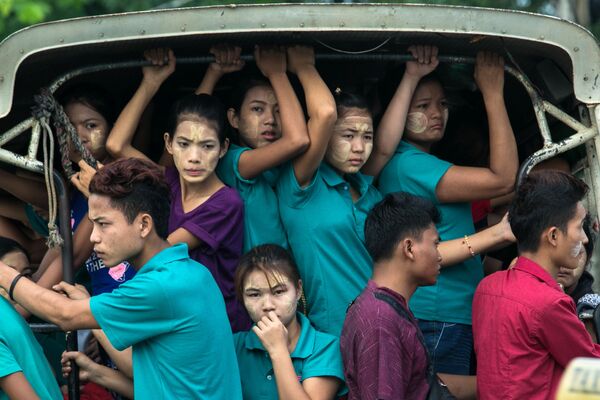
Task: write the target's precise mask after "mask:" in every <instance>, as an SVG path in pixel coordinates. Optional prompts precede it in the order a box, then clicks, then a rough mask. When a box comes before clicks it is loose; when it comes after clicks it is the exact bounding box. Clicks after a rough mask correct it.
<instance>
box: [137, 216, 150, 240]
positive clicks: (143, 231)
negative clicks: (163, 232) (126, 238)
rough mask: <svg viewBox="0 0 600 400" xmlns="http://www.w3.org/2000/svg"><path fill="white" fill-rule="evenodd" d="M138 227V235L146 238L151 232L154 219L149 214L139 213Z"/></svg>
mask: <svg viewBox="0 0 600 400" xmlns="http://www.w3.org/2000/svg"><path fill="white" fill-rule="evenodd" d="M138 223H139V229H140V237H141V238H144V239H145V238H147V237H148V235H150V233H151V232H152V228H153V226H154V221H153V220H152V217H151V216H150V214H146V213H144V214H140V215H139V222H138Z"/></svg>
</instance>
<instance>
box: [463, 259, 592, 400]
mask: <svg viewBox="0 0 600 400" xmlns="http://www.w3.org/2000/svg"><path fill="white" fill-rule="evenodd" d="M473 339H474V342H475V352H476V354H477V392H478V398H479V399H482V400H485V399H500V398H501V399H528V400H533V399H544V400H545V399H550V398H554V393H555V392H556V389H557V386H558V383H559V381H560V378H561V376H562V373H563V371H564V369H565V367H566V366H567V364H568V363H569V361H571V360H572V359H573V358H575V357H600V346H599V345H597V344H594V343H593V342H592V338H591V337H590V335H589V334H588V332H587V331H586V329H585V327H584V325H583V323H582V322H581V321H579V318H577V314H576V313H575V303H573V300H572V299H571V298H570V297H569V296H567V295H566V294H565V293H563V291H562V290H561V289H560V286H558V283H557V282H556V281H555V280H554V279H553V278H552V276H551V275H550V274H549V273H548V272H546V271H545V270H544V269H543V268H542V267H540V266H539V265H538V264H536V263H534V262H533V261H531V260H529V259H527V258H525V257H519V259H518V260H517V263H516V265H515V267H514V268H513V269H511V270H508V271H500V272H496V273H494V274H492V275H490V276H488V277H487V278H485V279H483V280H482V281H481V283H480V284H479V286H478V287H477V290H476V291H475V296H474V297H473Z"/></svg>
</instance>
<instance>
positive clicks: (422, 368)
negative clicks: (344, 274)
mask: <svg viewBox="0 0 600 400" xmlns="http://www.w3.org/2000/svg"><path fill="white" fill-rule="evenodd" d="M377 293H381V294H385V295H387V296H389V297H392V298H393V299H394V300H396V302H397V303H398V304H399V305H400V306H401V307H403V308H404V309H405V310H406V312H407V314H408V316H409V317H410V318H411V319H412V321H413V322H411V321H409V320H407V319H406V318H403V317H402V316H400V315H399V314H398V312H397V311H395V310H394V309H393V307H392V306H391V305H390V304H388V303H387V302H386V301H383V300H381V299H378V298H376V297H375V295H376V294H377ZM414 322H415V319H414V316H413V315H412V313H411V312H410V311H409V310H408V307H407V305H406V301H405V300H404V298H403V297H402V296H401V295H400V294H398V293H396V292H394V291H393V290H391V289H388V288H385V287H378V286H377V285H376V284H375V282H373V281H371V280H370V281H369V283H368V285H367V287H366V288H365V290H364V291H363V292H362V293H361V295H360V296H358V298H357V299H356V301H355V302H354V303H353V304H352V306H351V307H350V308H349V309H348V313H347V314H346V320H345V322H344V328H343V330H342V337H341V338H340V345H341V348H342V359H343V361H344V375H345V376H346V384H347V385H348V390H349V393H348V400H353V399H362V400H371V399H373V400H375V399H383V400H387V399H425V398H426V397H427V393H428V391H429V384H428V383H427V355H426V353H425V349H424V348H423V345H422V344H421V341H420V340H419V337H418V336H417V335H418V332H417V328H416V326H415V325H414Z"/></svg>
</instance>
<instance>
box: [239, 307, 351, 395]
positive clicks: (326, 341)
mask: <svg viewBox="0 0 600 400" xmlns="http://www.w3.org/2000/svg"><path fill="white" fill-rule="evenodd" d="M296 317H297V318H298V321H299V322H300V326H301V329H300V337H299V338H298V343H297V344H296V348H295V349H294V351H293V352H292V354H290V357H291V358H292V364H293V365H294V371H295V372H296V376H297V377H298V380H299V381H300V382H301V383H302V382H303V381H304V380H306V379H308V378H314V377H319V376H322V377H325V376H329V377H335V378H338V379H339V380H340V381H341V382H342V383H343V382H344V367H343V365H342V353H341V352H340V341H339V340H338V338H336V337H335V336H333V335H329V334H327V333H323V332H319V331H317V330H316V329H315V328H313V327H312V325H311V324H310V321H309V320H308V318H306V317H305V316H304V315H303V314H301V313H297V314H296ZM233 339H234V341H235V351H236V354H237V358H238V363H239V365H240V375H241V377H242V391H243V395H244V400H255V399H256V400H258V399H260V400H277V399H278V398H279V397H278V395H277V382H276V380H275V373H274V372H273V363H272V362H271V358H270V357H269V353H268V352H267V351H266V350H265V348H264V347H263V345H262V343H261V342H260V339H259V338H258V336H256V334H255V333H254V331H251V330H250V331H246V332H238V333H236V334H234V335H233ZM345 392H346V388H345V385H342V387H341V388H340V390H339V391H338V395H342V394H344V393H345Z"/></svg>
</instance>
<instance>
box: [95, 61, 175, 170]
mask: <svg viewBox="0 0 600 400" xmlns="http://www.w3.org/2000/svg"><path fill="white" fill-rule="evenodd" d="M144 57H145V58H146V60H148V61H151V62H152V64H153V65H152V66H148V67H144V68H142V71H143V74H144V78H143V79H142V83H141V84H140V86H139V87H138V89H137V91H136V92H135V94H134V95H133V97H132V98H131V100H129V103H127V105H126V106H125V108H124V109H123V111H121V114H120V115H119V118H117V121H116V122H115V125H114V126H113V128H112V130H111V131H110V134H109V135H108V138H107V140H106V149H107V150H108V152H109V153H110V155H111V156H113V157H114V158H126V157H136V158H143V159H148V157H147V156H146V155H145V154H144V153H142V152H141V151H139V150H137V149H135V148H134V147H133V146H132V144H131V143H132V141H133V136H134V134H135V130H136V128H137V126H138V123H139V122H140V118H141V117H142V114H143V113H144V110H145V109H146V106H148V103H150V100H152V98H153V97H154V95H155V94H156V92H157V91H158V89H159V88H160V86H161V85H162V83H163V82H164V81H165V80H166V79H167V78H168V77H169V76H170V75H171V74H172V73H173V71H175V55H174V54H173V52H172V51H171V50H167V49H155V50H149V51H146V52H145V53H144Z"/></svg>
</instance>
